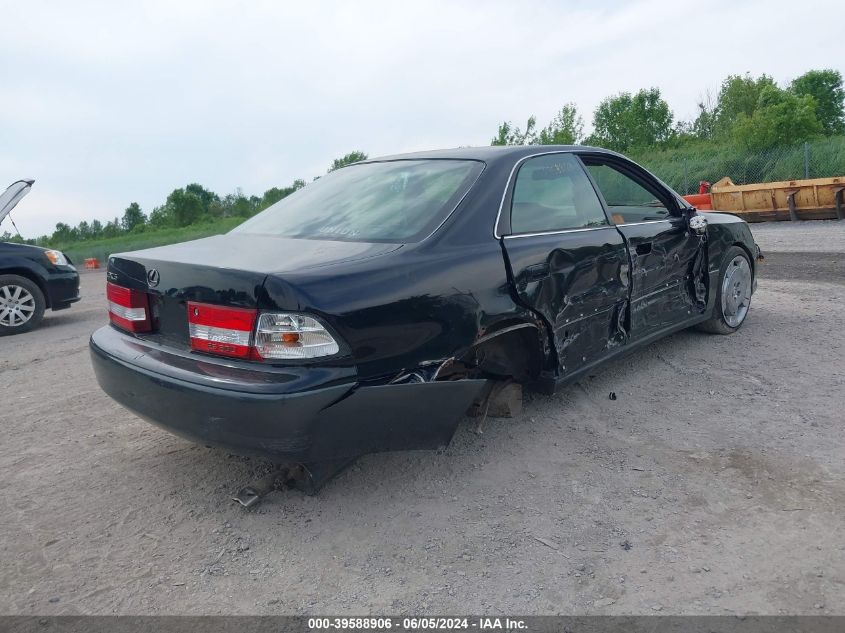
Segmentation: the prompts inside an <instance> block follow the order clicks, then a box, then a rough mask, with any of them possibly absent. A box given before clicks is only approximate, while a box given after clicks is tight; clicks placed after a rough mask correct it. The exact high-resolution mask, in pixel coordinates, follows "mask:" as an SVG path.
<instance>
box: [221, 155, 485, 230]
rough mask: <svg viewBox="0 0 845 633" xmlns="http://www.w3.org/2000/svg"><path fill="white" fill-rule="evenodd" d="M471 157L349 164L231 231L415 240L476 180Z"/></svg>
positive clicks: (443, 216)
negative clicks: (465, 158)
mask: <svg viewBox="0 0 845 633" xmlns="http://www.w3.org/2000/svg"><path fill="white" fill-rule="evenodd" d="M483 168H484V164H483V163H481V162H478V161H470V160H444V159H426V160H396V161H386V162H381V163H362V164H360V165H350V166H349V167H345V168H343V169H339V170H337V171H335V172H332V173H330V174H329V175H327V176H323V177H322V178H320V179H319V180H316V181H314V182H312V183H310V184H309V185H307V186H305V187H304V188H302V189H300V190H299V191H297V192H296V193H294V194H292V195H290V196H288V197H287V198H284V199H282V200H280V201H279V202H277V203H276V204H274V205H273V206H271V207H268V208H267V209H265V210H264V211H262V212H261V213H259V214H258V215H256V216H254V217H252V218H250V219H249V220H247V221H246V222H244V223H243V224H241V225H240V226H238V227H237V228H235V229H234V230H233V231H232V232H233V233H253V234H261V235H280V236H284V237H298V238H308V239H319V240H344V241H355V242H417V241H419V240H421V239H423V238H425V237H426V236H427V235H428V234H429V233H431V232H432V231H434V230H435V229H436V228H437V227H438V226H439V225H440V224H441V223H442V222H443V220H445V219H446V217H447V216H448V215H449V213H451V212H452V210H453V209H454V208H455V207H456V206H457V204H458V202H459V201H460V200H461V198H462V197H463V196H464V195H465V194H466V192H467V191H469V188H470V187H471V186H472V184H473V183H474V182H475V180H476V179H477V178H478V175H479V174H480V173H481V170H482V169H483Z"/></svg>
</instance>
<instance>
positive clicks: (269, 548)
mask: <svg viewBox="0 0 845 633" xmlns="http://www.w3.org/2000/svg"><path fill="white" fill-rule="evenodd" d="M753 230H754V232H755V235H757V236H758V242H759V243H760V244H761V246H762V248H763V250H764V252H765V253H766V254H767V257H768V258H767V263H766V264H765V265H764V268H763V272H762V278H761V279H760V286H759V291H758V294H757V295H755V298H754V302H753V308H752V311H751V313H750V316H749V318H748V321H747V322H746V325H745V327H744V328H743V329H742V330H741V331H740V332H739V333H737V334H736V335H734V336H730V337H718V336H710V335H706V334H702V333H699V332H692V331H690V332H683V333H680V334H677V335H675V336H673V337H671V338H669V339H666V340H664V341H662V342H659V343H657V344H654V345H652V346H650V347H649V348H647V349H646V350H644V351H642V352H640V353H637V354H636V355H634V356H631V357H629V358H627V359H624V360H622V361H619V362H615V363H613V364H611V365H610V366H609V367H608V368H607V369H606V370H604V371H602V372H601V373H600V374H598V375H596V376H593V377H591V378H590V379H588V380H586V381H584V382H582V383H581V384H578V385H575V386H573V387H571V388H569V389H566V390H565V391H563V392H562V393H560V394H558V395H557V396H554V397H545V396H543V397H540V396H535V397H532V398H531V399H530V400H529V401H528V402H527V403H526V406H525V412H524V414H523V415H522V416H521V417H519V418H518V419H513V420H504V419H497V420H488V421H487V423H486V424H485V426H484V429H483V433H482V434H480V435H479V434H476V433H475V432H474V422H471V421H469V420H468V421H465V422H464V423H463V424H462V425H461V427H460V429H459V431H458V433H457V435H456V437H455V439H454V441H453V443H452V445H451V446H450V447H449V448H448V450H445V451H443V452H441V453H422V452H420V453H404V454H385V455H375V456H369V457H366V458H363V459H361V460H360V461H359V462H358V463H357V464H356V465H355V466H354V467H353V468H352V469H350V470H348V471H347V472H345V473H344V474H342V475H341V476H340V477H339V478H338V479H336V480H335V481H333V482H331V483H330V484H329V485H328V486H327V487H326V488H325V489H324V490H323V491H322V493H321V494H320V495H319V496H317V497H305V496H302V495H301V494H299V493H285V494H275V495H272V496H270V497H269V498H268V499H267V500H266V501H265V502H264V504H263V505H261V506H260V507H259V508H258V509H257V510H256V511H252V512H248V511H244V510H243V509H242V508H240V507H238V506H237V505H235V504H233V503H232V502H231V501H230V499H229V497H230V494H231V493H232V492H234V491H235V490H236V489H237V488H238V487H239V486H240V485H242V484H244V483H246V482H247V481H249V480H250V479H251V478H252V477H253V475H255V473H257V472H258V471H260V470H261V469H262V468H263V467H264V465H263V464H260V463H257V462H255V461H249V460H245V459H243V458H239V457H235V456H230V455H227V454H226V453H224V452H222V451H217V450H211V449H207V448H204V447H200V446H194V445H192V444H190V443H188V442H186V441H183V440H181V439H178V438H176V437H173V436H171V435H169V434H167V433H166V432H164V431H161V430H158V429H156V428H154V427H152V426H150V425H148V424H146V423H144V422H142V421H140V420H139V419H137V418H135V417H134V416H133V415H131V414H129V413H128V412H126V411H125V410H123V409H122V408H121V407H119V406H118V405H116V404H115V403H113V402H112V401H111V400H109V399H108V398H107V397H106V396H105V395H104V394H102V393H101V392H100V390H99V388H98V387H97V385H96V382H95V380H94V376H93V373H92V370H91V368H90V365H89V361H88V350H87V337H88V335H89V334H90V333H91V331H93V330H94V329H95V328H97V327H99V326H100V325H101V324H102V323H103V322H104V320H105V309H104V298H103V286H104V279H103V276H102V274H87V275H85V276H84V278H83V300H82V302H81V303H80V304H77V305H76V306H75V307H74V308H72V309H71V310H68V311H65V312H61V313H56V314H54V315H49V316H48V318H47V319H46V320H45V324H44V327H43V328H42V329H40V330H39V331H37V332H34V333H32V334H29V335H23V336H18V337H9V338H5V339H0V393H2V405H3V406H2V407H0V424H2V427H0V428H2V432H3V440H2V452H0V491H1V492H2V494H0V517H2V518H0V522H1V523H2V529H0V561H2V563H0V613H4V614H10V613H14V614H29V613H39V614H56V613H65V614H75V613H80V614H83V613H84V614H111V613H121V614H162V613H174V614H177V613H178V614H199V613H207V614H217V613H315V612H316V613H337V614H348V613H358V614H362V613H370V612H382V613H385V612H389V613H408V612H417V613H424V612H429V613H430V612H436V613H444V614H449V613H466V612H470V613H485V612H486V613H490V612H497V613H520V614H541V613H542V614H545V613H575V614H581V613H638V614H639V613H648V614H653V613H655V612H659V613H688V614H698V613H708V614H725V613H772V614H776V613H815V614H819V613H825V614H827V613H840V614H845V512H843V508H845V424H843V418H844V417H845V416H843V413H842V412H843V411H845V361H843V358H845V348H844V347H843V344H844V343H845V328H843V306H844V305H845V264H843V261H845V255H843V253H845V227H843V226H841V225H840V226H837V225H836V224H835V223H831V222H814V223H806V224H802V225H800V226H793V225H789V224H782V225H778V226H754V227H753ZM611 391H613V392H615V393H616V394H617V396H618V399H617V400H610V399H609V398H608V394H609V393H610V392H611Z"/></svg>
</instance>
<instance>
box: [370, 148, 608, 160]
mask: <svg viewBox="0 0 845 633" xmlns="http://www.w3.org/2000/svg"><path fill="white" fill-rule="evenodd" d="M577 151H580V152H583V151H589V152H598V153H603V154H610V155H613V156H619V154H617V153H616V152H612V151H610V150H607V149H602V148H600V147H590V146H588V145H495V146H492V145H489V146H484V147H456V148H454V149H436V150H428V151H423V152H410V153H407V154H392V155H389V156H379V157H376V158H369V159H367V160H365V161H361V162H364V163H377V162H382V161H388V160H413V159H432V158H434V159H453V160H455V159H458V160H460V159H463V160H480V161H484V162H485V163H489V162H494V161H499V160H511V161H514V160H519V159H520V158H523V157H525V156H530V155H532V154H543V153H547V152H577Z"/></svg>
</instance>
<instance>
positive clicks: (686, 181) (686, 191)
mask: <svg viewBox="0 0 845 633" xmlns="http://www.w3.org/2000/svg"><path fill="white" fill-rule="evenodd" d="M684 195H689V174H688V172H687V159H686V158H684Z"/></svg>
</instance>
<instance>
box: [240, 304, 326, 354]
mask: <svg viewBox="0 0 845 633" xmlns="http://www.w3.org/2000/svg"><path fill="white" fill-rule="evenodd" d="M338 351H340V347H339V346H338V344H337V341H335V340H334V338H333V337H332V335H331V334H330V333H329V332H328V330H326V328H324V327H323V325H322V324H321V323H320V322H319V321H317V320H316V319H314V318H312V317H310V316H306V315H304V314H279V313H275V312H265V313H263V314H262V315H261V316H260V317H259V319H258V328H257V329H256V332H255V352H256V354H258V358H266V359H268V360H270V359H280V360H283V359H291V360H296V359H302V358H319V357H320V356H333V355H334V354H337V353H338Z"/></svg>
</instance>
